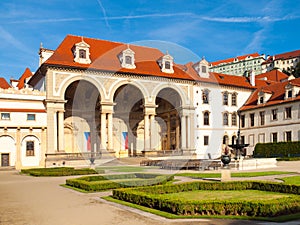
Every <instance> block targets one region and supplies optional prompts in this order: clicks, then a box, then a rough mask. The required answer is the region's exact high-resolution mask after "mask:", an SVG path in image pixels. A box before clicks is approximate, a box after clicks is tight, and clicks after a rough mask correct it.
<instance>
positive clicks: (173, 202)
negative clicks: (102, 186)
mask: <svg viewBox="0 0 300 225" xmlns="http://www.w3.org/2000/svg"><path fill="white" fill-rule="evenodd" d="M208 192H211V193H212V195H210V196H211V197H209V196H208V197H206V196H207V193H208ZM299 194H300V186H297V185H286V184H280V183H270V182H256V181H242V182H226V183H221V182H191V183H183V184H173V185H159V186H154V187H139V188H128V189H117V190H113V196H112V197H113V198H115V199H118V200H122V201H126V202H130V203H133V204H138V205H141V206H145V207H148V208H153V209H157V210H160V211H164V212H167V213H172V214H175V215H180V216H187V217H188V216H212V215H214V216H236V217H242V216H243V217H244V216H247V217H252V218H254V217H277V216H282V215H290V214H296V213H299V212H300V196H299ZM237 195H239V197H237ZM257 195H258V196H260V197H258V196H257ZM250 196H252V197H250ZM254 196H255V197H254ZM266 196H268V197H266Z"/></svg>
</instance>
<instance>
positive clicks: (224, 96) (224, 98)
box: [223, 92, 228, 105]
mask: <svg viewBox="0 0 300 225" xmlns="http://www.w3.org/2000/svg"><path fill="white" fill-rule="evenodd" d="M223 105H228V93H227V92H225V93H224V94H223Z"/></svg>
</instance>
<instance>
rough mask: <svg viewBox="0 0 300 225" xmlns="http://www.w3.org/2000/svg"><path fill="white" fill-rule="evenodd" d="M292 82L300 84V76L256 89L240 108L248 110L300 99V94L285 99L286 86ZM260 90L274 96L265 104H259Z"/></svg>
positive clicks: (296, 84)
mask: <svg viewBox="0 0 300 225" xmlns="http://www.w3.org/2000/svg"><path fill="white" fill-rule="evenodd" d="M288 83H290V84H292V85H295V86H300V78H296V79H294V80H290V81H285V82H282V83H275V84H272V85H270V86H265V87H261V88H258V89H257V90H256V91H254V92H253V94H252V95H251V96H250V97H249V99H248V100H247V102H246V103H245V104H244V106H242V107H241V109H240V110H242V111H243V110H248V109H255V108H261V107H265V106H271V105H277V104H281V103H285V102H291V101H299V100H300V95H298V96H296V97H295V98H290V99H284V97H285V86H286V85H287V84H288ZM260 91H263V92H266V93H271V94H272V96H271V98H270V99H269V100H268V102H266V103H264V104H259V105H257V100H258V93H259V92H260Z"/></svg>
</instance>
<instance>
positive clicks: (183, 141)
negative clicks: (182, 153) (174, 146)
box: [181, 115, 186, 150]
mask: <svg viewBox="0 0 300 225" xmlns="http://www.w3.org/2000/svg"><path fill="white" fill-rule="evenodd" d="M181 149H182V150H185V149H186V116H185V115H182V116H181Z"/></svg>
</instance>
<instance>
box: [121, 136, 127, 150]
mask: <svg viewBox="0 0 300 225" xmlns="http://www.w3.org/2000/svg"><path fill="white" fill-rule="evenodd" d="M122 134H123V141H124V142H123V143H124V145H123V146H124V148H125V149H126V150H127V149H128V132H122Z"/></svg>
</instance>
